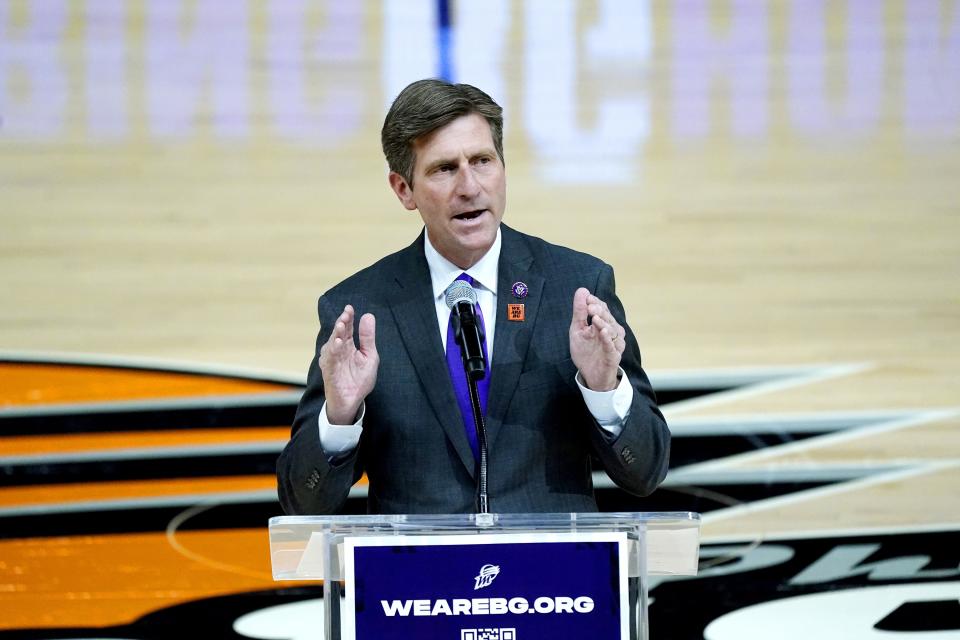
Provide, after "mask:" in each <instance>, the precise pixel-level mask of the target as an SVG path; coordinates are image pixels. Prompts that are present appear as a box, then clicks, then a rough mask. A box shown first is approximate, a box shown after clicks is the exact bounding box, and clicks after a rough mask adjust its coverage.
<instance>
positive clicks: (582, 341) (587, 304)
mask: <svg viewBox="0 0 960 640" xmlns="http://www.w3.org/2000/svg"><path fill="white" fill-rule="evenodd" d="M588 319H589V323H588ZM625 335H626V332H625V331H624V329H623V327H621V326H620V325H619V324H617V321H616V320H614V318H613V315H612V314H611V313H610V310H609V309H608V308H607V303H605V302H604V301H603V300H601V299H600V298H598V297H596V296H595V295H593V294H591V293H590V292H589V291H588V290H587V289H584V288H583V287H581V288H579V289H577V291H576V293H574V294H573V321H572V322H571V323H570V357H571V358H572V359H573V364H575V365H576V366H577V369H579V370H580V376H581V377H582V378H583V382H584V384H586V386H587V388H589V389H591V390H593V391H612V390H613V389H616V388H617V382H618V381H617V372H618V371H619V368H620V356H621V355H622V354H623V350H624V348H625V347H626V342H625V341H624V336H625Z"/></svg>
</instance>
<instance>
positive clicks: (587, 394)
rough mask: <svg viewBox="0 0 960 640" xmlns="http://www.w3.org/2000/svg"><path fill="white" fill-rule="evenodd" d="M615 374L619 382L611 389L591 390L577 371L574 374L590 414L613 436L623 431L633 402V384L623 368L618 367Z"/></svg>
mask: <svg viewBox="0 0 960 640" xmlns="http://www.w3.org/2000/svg"><path fill="white" fill-rule="evenodd" d="M617 375H618V377H619V378H620V383H619V384H618V385H617V388H616V389H613V390H612V391H593V390H592V389H588V388H587V387H586V385H585V384H584V383H583V378H582V377H581V376H580V372H579V371H577V375H576V376H574V380H576V381H577V386H578V387H580V393H581V394H582V395H583V401H584V402H585V403H586V405H587V410H588V411H589V412H590V415H592V416H593V418H594V419H595V420H596V421H597V423H598V424H599V425H600V426H601V427H603V430H604V431H606V432H607V433H609V434H610V435H611V436H613V437H614V438H616V437H617V436H619V435H620V432H621V431H623V424H624V422H625V421H626V419H627V416H628V415H629V414H630V405H631V404H632V403H633V385H632V384H630V380H629V379H628V378H627V374H626V373H625V372H624V370H623V369H620V368H618V372H617Z"/></svg>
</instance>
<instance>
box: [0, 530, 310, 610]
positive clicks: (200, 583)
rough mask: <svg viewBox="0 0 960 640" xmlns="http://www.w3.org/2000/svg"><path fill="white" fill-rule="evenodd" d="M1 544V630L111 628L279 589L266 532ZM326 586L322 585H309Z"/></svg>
mask: <svg viewBox="0 0 960 640" xmlns="http://www.w3.org/2000/svg"><path fill="white" fill-rule="evenodd" d="M176 541H177V543H178V544H180V545H182V546H183V547H184V548H185V549H187V550H188V551H190V552H191V553H193V554H196V555H198V556H200V557H202V558H204V559H209V560H210V562H209V563H207V562H201V561H197V560H194V559H190V558H187V557H186V556H184V555H183V554H182V553H181V552H179V551H178V550H177V549H175V548H174V547H172V546H171V545H170V541H169V540H168V539H167V537H166V534H164V533H136V534H110V535H90V536H70V537H60V538H26V539H19V540H0V611H2V612H3V615H2V616H0V629H16V628H37V627H41V628H42V627H62V626H64V625H66V626H108V625H119V624H128V623H131V622H133V621H134V620H136V619H137V618H139V617H141V616H143V615H145V614H147V613H150V612H151V611H155V610H157V609H161V608H164V607H170V606H173V605H176V604H179V603H183V602H190V601H194V600H199V599H201V598H209V597H214V596H219V595H227V594H231V593H242V592H248V591H258V590H264V589H277V588H278V587H283V586H291V587H292V586H297V585H298V584H304V583H296V582H290V583H276V582H274V581H273V578H272V577H271V573H270V549H269V540H268V536H267V530H266V523H264V527H263V528H262V529H237V530H232V531H222V530H217V531H184V532H178V533H176ZM308 584H319V583H308Z"/></svg>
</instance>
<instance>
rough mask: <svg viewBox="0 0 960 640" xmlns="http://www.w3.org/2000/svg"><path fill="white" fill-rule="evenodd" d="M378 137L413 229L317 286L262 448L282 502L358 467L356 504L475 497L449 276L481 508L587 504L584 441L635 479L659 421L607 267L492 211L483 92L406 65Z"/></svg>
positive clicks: (448, 504)
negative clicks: (285, 400) (285, 424)
mask: <svg viewBox="0 0 960 640" xmlns="http://www.w3.org/2000/svg"><path fill="white" fill-rule="evenodd" d="M381 136H382V143H383V151H384V154H385V155H386V159H387V163H388V164H389V168H390V175H389V182H390V187H391V188H392V189H393V191H394V193H396V195H397V198H398V199H399V200H400V202H401V204H403V206H404V207H405V208H407V209H409V210H414V209H416V210H417V211H419V212H420V217H421V218H422V219H423V223H424V227H425V228H424V231H423V233H421V234H420V237H418V238H417V239H416V240H415V241H414V243H413V244H411V245H410V246H408V247H406V248H405V249H401V250H400V251H398V252H397V253H394V254H392V255H389V256H387V257H385V258H383V259H382V260H380V261H379V262H377V263H376V264H374V265H372V266H370V267H368V268H366V269H364V270H362V271H360V272H359V273H357V274H355V275H353V276H351V277H349V278H347V279H346V280H344V281H343V282H341V283H340V284H338V285H336V286H335V287H333V288H332V289H330V290H329V291H327V292H326V293H325V294H324V295H323V296H322V297H321V298H320V300H319V303H318V308H319V316H320V334H319V336H318V338H317V351H318V358H317V363H315V364H314V365H312V366H311V367H310V371H309V375H308V379H307V388H306V390H305V392H304V394H303V398H302V399H301V400H300V405H299V407H298V409H297V413H296V418H295V419H294V423H293V430H292V434H291V438H290V441H289V443H287V445H286V447H285V448H284V450H283V453H282V454H281V455H280V459H279V461H278V463H277V479H278V485H279V495H280V502H281V504H282V506H283V509H284V511H286V513H288V514H328V513H334V512H336V511H337V510H338V509H340V508H341V506H342V505H343V504H344V502H345V501H346V499H347V494H348V492H349V490H350V487H351V486H352V485H353V484H354V483H355V482H356V481H357V480H358V479H359V478H360V476H361V475H362V474H363V473H364V472H366V474H367V478H368V480H369V494H368V496H369V497H368V510H369V511H370V512H371V513H462V512H470V511H475V510H476V508H477V476H478V462H479V460H480V456H481V444H482V442H481V441H482V440H483V434H482V433H481V434H479V436H478V433H477V431H476V429H475V422H474V416H473V414H472V412H471V401H470V398H469V397H468V396H467V395H466V387H465V381H464V373H463V368H462V364H461V361H460V357H461V356H460V347H459V346H458V344H457V343H458V339H457V338H456V337H455V325H456V319H453V318H451V315H452V314H451V309H450V308H449V307H448V306H447V300H446V298H447V296H446V295H445V294H446V293H447V292H448V290H452V289H453V288H455V287H460V288H461V289H462V288H463V287H467V288H472V290H473V292H475V294H476V298H477V302H476V305H475V307H474V309H473V310H474V311H475V314H476V322H477V324H478V325H479V326H480V330H479V334H480V336H481V338H480V339H481V341H482V343H483V344H482V345H481V347H480V348H481V349H482V351H483V353H484V359H485V361H486V362H485V365H486V374H485V375H484V377H483V378H482V379H481V380H480V383H479V384H478V391H477V397H478V398H479V406H480V411H481V412H482V415H483V420H484V422H485V424H486V429H485V431H486V438H485V439H486V445H487V452H488V457H487V459H488V483H487V493H488V495H489V502H490V511H492V512H499V513H507V512H585V511H596V510H597V504H596V500H595V498H594V494H593V483H592V480H591V455H590V454H591V452H593V453H595V454H596V456H597V457H598V458H599V459H600V461H601V462H602V465H603V468H604V469H605V470H606V471H607V473H608V474H609V475H610V477H611V478H612V479H613V480H614V482H616V483H617V484H618V485H619V486H620V487H622V488H623V489H625V490H626V491H629V492H630V493H634V494H638V495H647V494H649V493H650V492H652V491H653V490H654V489H655V488H656V487H657V485H658V484H659V483H660V482H661V481H662V480H663V478H664V476H665V475H666V470H667V461H668V457H669V448H670V432H669V430H668V428H667V425H666V422H665V421H664V419H663V416H662V415H661V413H660V411H659V410H658V409H657V405H656V399H655V396H654V393H653V390H652V388H651V387H650V382H649V380H648V379H647V376H646V374H645V373H644V371H643V369H642V368H641V366H640V351H639V348H638V346H637V341H636V338H635V337H634V335H633V333H632V332H631V331H630V329H629V327H628V326H627V323H626V320H625V318H624V311H623V307H622V305H621V304H620V300H619V299H618V298H617V296H616V293H615V291H614V276H613V270H612V268H611V267H610V266H609V265H607V264H605V263H603V262H601V261H600V260H598V259H596V258H594V257H592V256H589V255H586V254H583V253H579V252H576V251H572V250H570V249H566V248H563V247H558V246H556V245H552V244H549V243H547V242H545V241H543V240H541V239H539V238H535V237H533V236H528V235H526V234H523V233H520V232H518V231H515V230H513V229H511V228H510V227H508V226H507V225H505V224H502V223H501V220H502V218H503V213H504V210H505V208H506V174H505V169H504V158H503V118H502V110H501V108H500V106H499V105H497V104H496V103H495V102H494V101H493V100H492V99H491V98H490V96H488V95H487V94H485V93H484V92H483V91H480V90H479V89H477V88H475V87H472V86H470V85H466V84H457V85H453V84H450V83H447V82H444V81H441V80H421V81H418V82H414V83H413V84H411V85H409V86H408V87H407V88H405V89H404V90H403V91H402V92H401V93H400V95H399V96H398V97H397V99H396V100H395V101H394V102H393V105H392V106H391V107H390V110H389V112H388V113H387V117H386V119H385V121H384V124H383V130H382V133H381ZM467 308H468V309H469V306H468V307H467Z"/></svg>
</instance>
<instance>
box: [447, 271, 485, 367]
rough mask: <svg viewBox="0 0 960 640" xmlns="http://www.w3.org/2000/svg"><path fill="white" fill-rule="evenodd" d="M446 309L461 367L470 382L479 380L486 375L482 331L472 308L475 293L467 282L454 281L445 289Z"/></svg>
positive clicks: (474, 302) (475, 296)
mask: <svg viewBox="0 0 960 640" xmlns="http://www.w3.org/2000/svg"><path fill="white" fill-rule="evenodd" d="M445 299H446V302H447V307H449V308H450V310H451V311H452V312H453V331H454V336H456V340H457V344H459V345H460V355H461V356H462V357H463V366H464V369H465V370H466V372H467V376H468V377H469V378H470V379H471V380H481V379H483V377H484V375H486V369H487V362H486V360H485V359H484V357H483V338H484V336H483V330H482V329H481V328H480V323H479V322H477V314H476V313H475V312H474V306H475V305H476V304H477V292H476V291H475V290H474V288H473V287H471V286H470V283H469V282H464V281H463V280H454V282H453V284H451V285H450V286H449V287H447V291H446V297H445Z"/></svg>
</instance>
